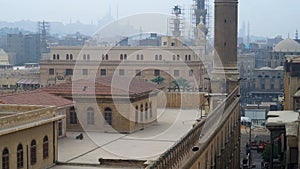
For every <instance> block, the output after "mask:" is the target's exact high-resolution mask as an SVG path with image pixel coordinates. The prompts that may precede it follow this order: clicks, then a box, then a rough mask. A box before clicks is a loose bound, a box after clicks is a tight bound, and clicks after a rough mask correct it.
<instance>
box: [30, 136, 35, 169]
mask: <svg viewBox="0 0 300 169" xmlns="http://www.w3.org/2000/svg"><path fill="white" fill-rule="evenodd" d="M35 163H36V141H35V140H32V141H31V144H30V164H31V165H33V164H35Z"/></svg>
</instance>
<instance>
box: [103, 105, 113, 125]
mask: <svg viewBox="0 0 300 169" xmlns="http://www.w3.org/2000/svg"><path fill="white" fill-rule="evenodd" d="M104 120H105V124H106V125H112V110H111V109H110V108H109V107H108V108H106V109H105V110H104Z"/></svg>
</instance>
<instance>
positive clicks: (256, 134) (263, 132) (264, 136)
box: [241, 126, 270, 169]
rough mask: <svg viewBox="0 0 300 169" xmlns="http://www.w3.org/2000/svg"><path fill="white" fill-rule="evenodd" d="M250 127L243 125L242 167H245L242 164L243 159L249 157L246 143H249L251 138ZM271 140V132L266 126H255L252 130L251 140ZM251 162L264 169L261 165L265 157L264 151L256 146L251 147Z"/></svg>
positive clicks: (256, 168)
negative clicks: (263, 155)
mask: <svg viewBox="0 0 300 169" xmlns="http://www.w3.org/2000/svg"><path fill="white" fill-rule="evenodd" d="M249 131H250V130H249V128H248V127H244V126H242V127H241V168H243V167H242V166H243V165H242V162H243V159H248V158H247V153H246V149H247V148H246V147H247V146H246V145H247V143H248V144H249V142H250V140H249V136H250V132H249ZM269 140H270V134H269V131H268V130H267V129H266V128H265V127H259V128H253V129H252V131H251V141H252V142H253V141H256V142H259V141H264V142H268V141H269ZM250 159H251V164H252V165H255V168H254V169H263V167H262V166H261V164H262V162H263V159H262V152H258V151H257V149H256V148H254V147H252V149H251V158H250Z"/></svg>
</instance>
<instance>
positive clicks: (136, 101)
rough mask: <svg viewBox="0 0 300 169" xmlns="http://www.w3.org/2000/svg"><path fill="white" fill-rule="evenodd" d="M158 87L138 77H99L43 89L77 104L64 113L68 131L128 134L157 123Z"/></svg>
mask: <svg viewBox="0 0 300 169" xmlns="http://www.w3.org/2000/svg"><path fill="white" fill-rule="evenodd" d="M127 85H129V86H127ZM127 87H128V88H127ZM159 88H162V86H157V85H155V84H152V83H149V82H144V81H141V80H138V79H133V80H132V81H130V80H129V79H127V78H124V77H102V78H98V79H96V80H86V79H85V80H77V81H73V82H67V83H62V84H58V85H55V86H52V87H47V88H44V89H42V90H43V91H46V92H48V93H51V94H55V95H59V96H62V97H64V98H68V99H70V100H73V101H74V102H75V103H76V104H75V109H73V111H72V110H71V111H70V112H67V119H68V120H67V130H69V131H98V132H99V131H102V132H120V133H131V132H134V131H136V130H140V129H143V128H144V127H146V126H149V125H151V124H153V123H155V122H156V118H157V94H158V92H159V90H158V89H159Z"/></svg>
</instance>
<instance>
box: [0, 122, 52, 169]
mask: <svg viewBox="0 0 300 169" xmlns="http://www.w3.org/2000/svg"><path fill="white" fill-rule="evenodd" d="M45 136H48V140H49V157H48V158H46V159H43V138H44V137H45ZM33 139H34V140H36V143H37V162H36V163H35V164H34V165H31V164H30V144H31V141H32V140H33ZM19 144H22V145H23V155H24V158H23V160H24V168H32V169H41V168H46V167H47V166H51V165H53V164H54V162H55V161H56V160H57V152H56V150H54V149H53V148H54V146H53V144H56V135H55V132H53V123H48V124H45V125H41V126H38V127H34V128H29V129H26V130H22V131H16V132H13V133H11V134H7V135H2V136H0V151H1V152H2V151H3V149H4V148H8V151H9V165H10V166H9V167H10V168H17V146H18V145H19ZM56 145H57V144H56ZM55 148H57V147H56V146H55ZM0 163H1V164H2V158H0ZM27 166H28V167H27Z"/></svg>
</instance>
